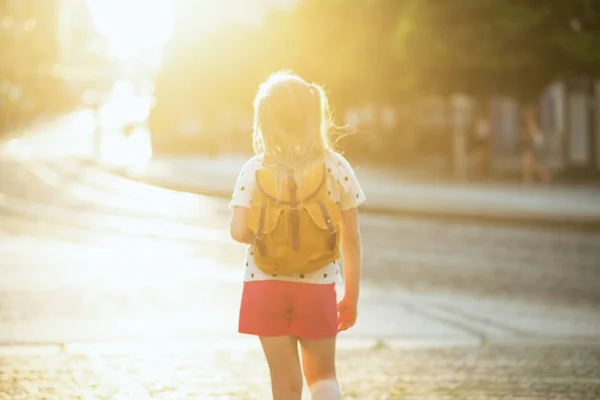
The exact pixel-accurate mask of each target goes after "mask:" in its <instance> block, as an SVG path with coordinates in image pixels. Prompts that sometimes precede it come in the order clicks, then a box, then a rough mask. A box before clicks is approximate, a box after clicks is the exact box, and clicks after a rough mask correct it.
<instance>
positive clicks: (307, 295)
mask: <svg viewBox="0 0 600 400" xmlns="http://www.w3.org/2000/svg"><path fill="white" fill-rule="evenodd" d="M337 327H338V318H337V298H336V291H335V285H334V284H315V283H302V282H286V281H278V280H266V281H256V282H245V283H244V290H243V293H242V303H241V307H240V321H239V332H240V333H246V334H249V335H258V336H284V335H293V336H297V337H299V338H302V339H326V338H332V337H335V336H336V335H337Z"/></svg>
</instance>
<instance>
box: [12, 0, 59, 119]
mask: <svg viewBox="0 0 600 400" xmlns="http://www.w3.org/2000/svg"><path fill="white" fill-rule="evenodd" d="M60 6H61V0H44V1H39V0H0V55H1V58H2V62H1V63H0V113H2V116H1V118H0V120H2V121H3V125H4V126H3V128H4V129H8V128H10V127H12V126H15V125H20V124H23V123H27V122H28V121H31V120H32V119H35V118H37V117H39V116H41V115H44V114H47V113H52V112H56V111H57V110H60V109H61V108H62V107H63V106H64V105H65V104H64V102H63V101H64V100H65V99H64V98H63V97H62V93H63V92H62V82H61V79H60V77H59V76H57V74H56V71H57V65H58V62H59V40H58V28H57V27H58V12H59V9H60Z"/></svg>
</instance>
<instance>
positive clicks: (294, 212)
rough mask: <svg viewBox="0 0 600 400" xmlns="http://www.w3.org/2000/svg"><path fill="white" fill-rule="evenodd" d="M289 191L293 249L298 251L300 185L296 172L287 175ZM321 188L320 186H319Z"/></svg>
mask: <svg viewBox="0 0 600 400" xmlns="http://www.w3.org/2000/svg"><path fill="white" fill-rule="evenodd" d="M287 184H288V190H289V191H290V201H289V203H290V219H291V221H290V223H291V229H292V249H294V251H298V242H299V236H300V214H299V211H298V197H297V196H296V195H297V189H298V184H297V183H296V179H295V178H294V171H292V170H289V171H288V173H287ZM319 186H320V185H319Z"/></svg>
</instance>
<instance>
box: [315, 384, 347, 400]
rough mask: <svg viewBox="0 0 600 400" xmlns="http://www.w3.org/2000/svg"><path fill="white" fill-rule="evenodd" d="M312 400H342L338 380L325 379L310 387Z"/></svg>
mask: <svg viewBox="0 0 600 400" xmlns="http://www.w3.org/2000/svg"><path fill="white" fill-rule="evenodd" d="M310 396H311V399H312V400H341V398H342V389H341V388H340V384H339V383H338V381H337V380H336V379H323V380H321V381H317V382H315V383H313V384H312V385H310Z"/></svg>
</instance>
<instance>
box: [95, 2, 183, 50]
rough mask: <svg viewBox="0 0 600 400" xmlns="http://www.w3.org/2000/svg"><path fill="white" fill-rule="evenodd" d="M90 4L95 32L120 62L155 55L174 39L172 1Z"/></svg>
mask: <svg viewBox="0 0 600 400" xmlns="http://www.w3.org/2000/svg"><path fill="white" fill-rule="evenodd" d="M87 4H88V8H89V10H90V14H91V16H92V21H93V23H94V26H95V28H96V30H97V31H98V32H99V33H100V34H101V35H102V36H104V37H105V38H106V39H107V40H108V42H109V46H110V49H111V52H112V53H113V55H114V56H115V57H116V58H118V59H120V60H130V59H133V58H136V57H138V56H140V55H142V54H144V53H155V52H156V51H157V50H159V49H160V48H161V47H162V46H163V45H164V44H166V43H167V42H168V41H169V39H170V38H171V36H172V35H173V29H174V27H173V25H174V21H173V18H174V16H173V9H172V5H171V1H169V0H152V1H147V0H87Z"/></svg>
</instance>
